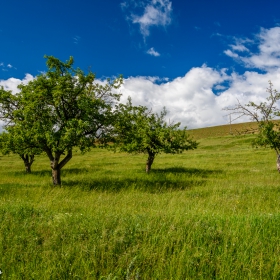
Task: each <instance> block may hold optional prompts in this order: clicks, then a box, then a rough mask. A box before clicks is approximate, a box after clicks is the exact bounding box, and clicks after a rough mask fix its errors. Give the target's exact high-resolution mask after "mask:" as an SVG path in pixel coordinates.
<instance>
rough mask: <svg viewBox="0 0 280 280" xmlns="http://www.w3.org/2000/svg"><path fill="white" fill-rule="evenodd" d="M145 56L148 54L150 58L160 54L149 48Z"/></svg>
mask: <svg viewBox="0 0 280 280" xmlns="http://www.w3.org/2000/svg"><path fill="white" fill-rule="evenodd" d="M147 54H150V55H152V56H160V53H158V52H157V51H155V49H154V48H150V49H149V50H148V51H147Z"/></svg>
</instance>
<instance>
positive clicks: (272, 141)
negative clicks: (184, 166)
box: [226, 81, 280, 172]
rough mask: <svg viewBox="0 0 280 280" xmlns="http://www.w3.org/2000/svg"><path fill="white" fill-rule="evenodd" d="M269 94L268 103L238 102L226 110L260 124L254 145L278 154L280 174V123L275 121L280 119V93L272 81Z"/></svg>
mask: <svg viewBox="0 0 280 280" xmlns="http://www.w3.org/2000/svg"><path fill="white" fill-rule="evenodd" d="M267 92H268V94H269V96H268V97H267V98H266V100H267V101H266V102H261V103H259V104H256V103H254V102H249V103H248V104H245V105H243V104H241V103H240V102H239V100H238V103H237V104H236V105H235V106H234V107H233V108H226V110H230V111H233V114H237V116H238V117H242V116H248V117H250V119H251V120H252V121H255V122H257V123H258V133H257V137H256V138H255V139H254V142H253V144H254V145H255V146H263V147H270V148H271V149H273V150H274V151H275V152H276V154H277V169H278V171H279V172H280V123H279V121H277V120H275V118H277V117H280V108H279V107H278V105H277V103H278V101H279V99H280V93H279V92H277V90H275V89H274V88H273V84H272V82H271V81H269V87H268V88H267Z"/></svg>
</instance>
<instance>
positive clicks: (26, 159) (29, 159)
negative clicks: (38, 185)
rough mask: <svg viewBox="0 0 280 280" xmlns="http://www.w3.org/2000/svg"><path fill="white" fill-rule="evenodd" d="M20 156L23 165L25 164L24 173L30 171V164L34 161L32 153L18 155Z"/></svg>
mask: <svg viewBox="0 0 280 280" xmlns="http://www.w3.org/2000/svg"><path fill="white" fill-rule="evenodd" d="M20 157H21V158H22V160H23V162H24V166H25V172H26V173H31V165H32V163H33V161H34V155H30V156H29V155H20Z"/></svg>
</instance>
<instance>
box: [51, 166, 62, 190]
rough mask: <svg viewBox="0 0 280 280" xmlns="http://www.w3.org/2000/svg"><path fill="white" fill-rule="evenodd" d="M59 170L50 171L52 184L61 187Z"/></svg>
mask: <svg viewBox="0 0 280 280" xmlns="http://www.w3.org/2000/svg"><path fill="white" fill-rule="evenodd" d="M60 170H61V169H60V168H56V169H52V182H53V184H54V185H55V186H57V185H61V178H60Z"/></svg>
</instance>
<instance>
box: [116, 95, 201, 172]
mask: <svg viewBox="0 0 280 280" xmlns="http://www.w3.org/2000/svg"><path fill="white" fill-rule="evenodd" d="M166 114H167V111H166V109H165V108H164V109H163V111H162V112H161V113H160V114H159V115H158V114H155V113H153V112H152V111H151V110H148V109H147V108H146V107H144V106H133V105H132V103H131V99H130V98H129V100H128V102H127V104H126V105H124V104H120V105H119V117H118V121H117V123H116V124H115V129H116V130H115V131H116V135H117V137H115V141H116V143H115V147H116V149H119V150H120V151H124V152H128V153H146V154H148V159H147V162H146V172H147V173H149V172H150V170H151V167H152V164H153V162H154V159H155V157H156V155H157V154H160V153H170V154H178V153H182V152H183V151H185V150H190V149H195V148H197V145H198V143H197V142H196V141H194V140H192V139H190V137H189V135H187V133H186V128H184V129H183V130H180V129H179V126H180V123H175V124H174V123H169V124H168V123H167V122H166V121H165V120H164V119H165V117H166Z"/></svg>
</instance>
